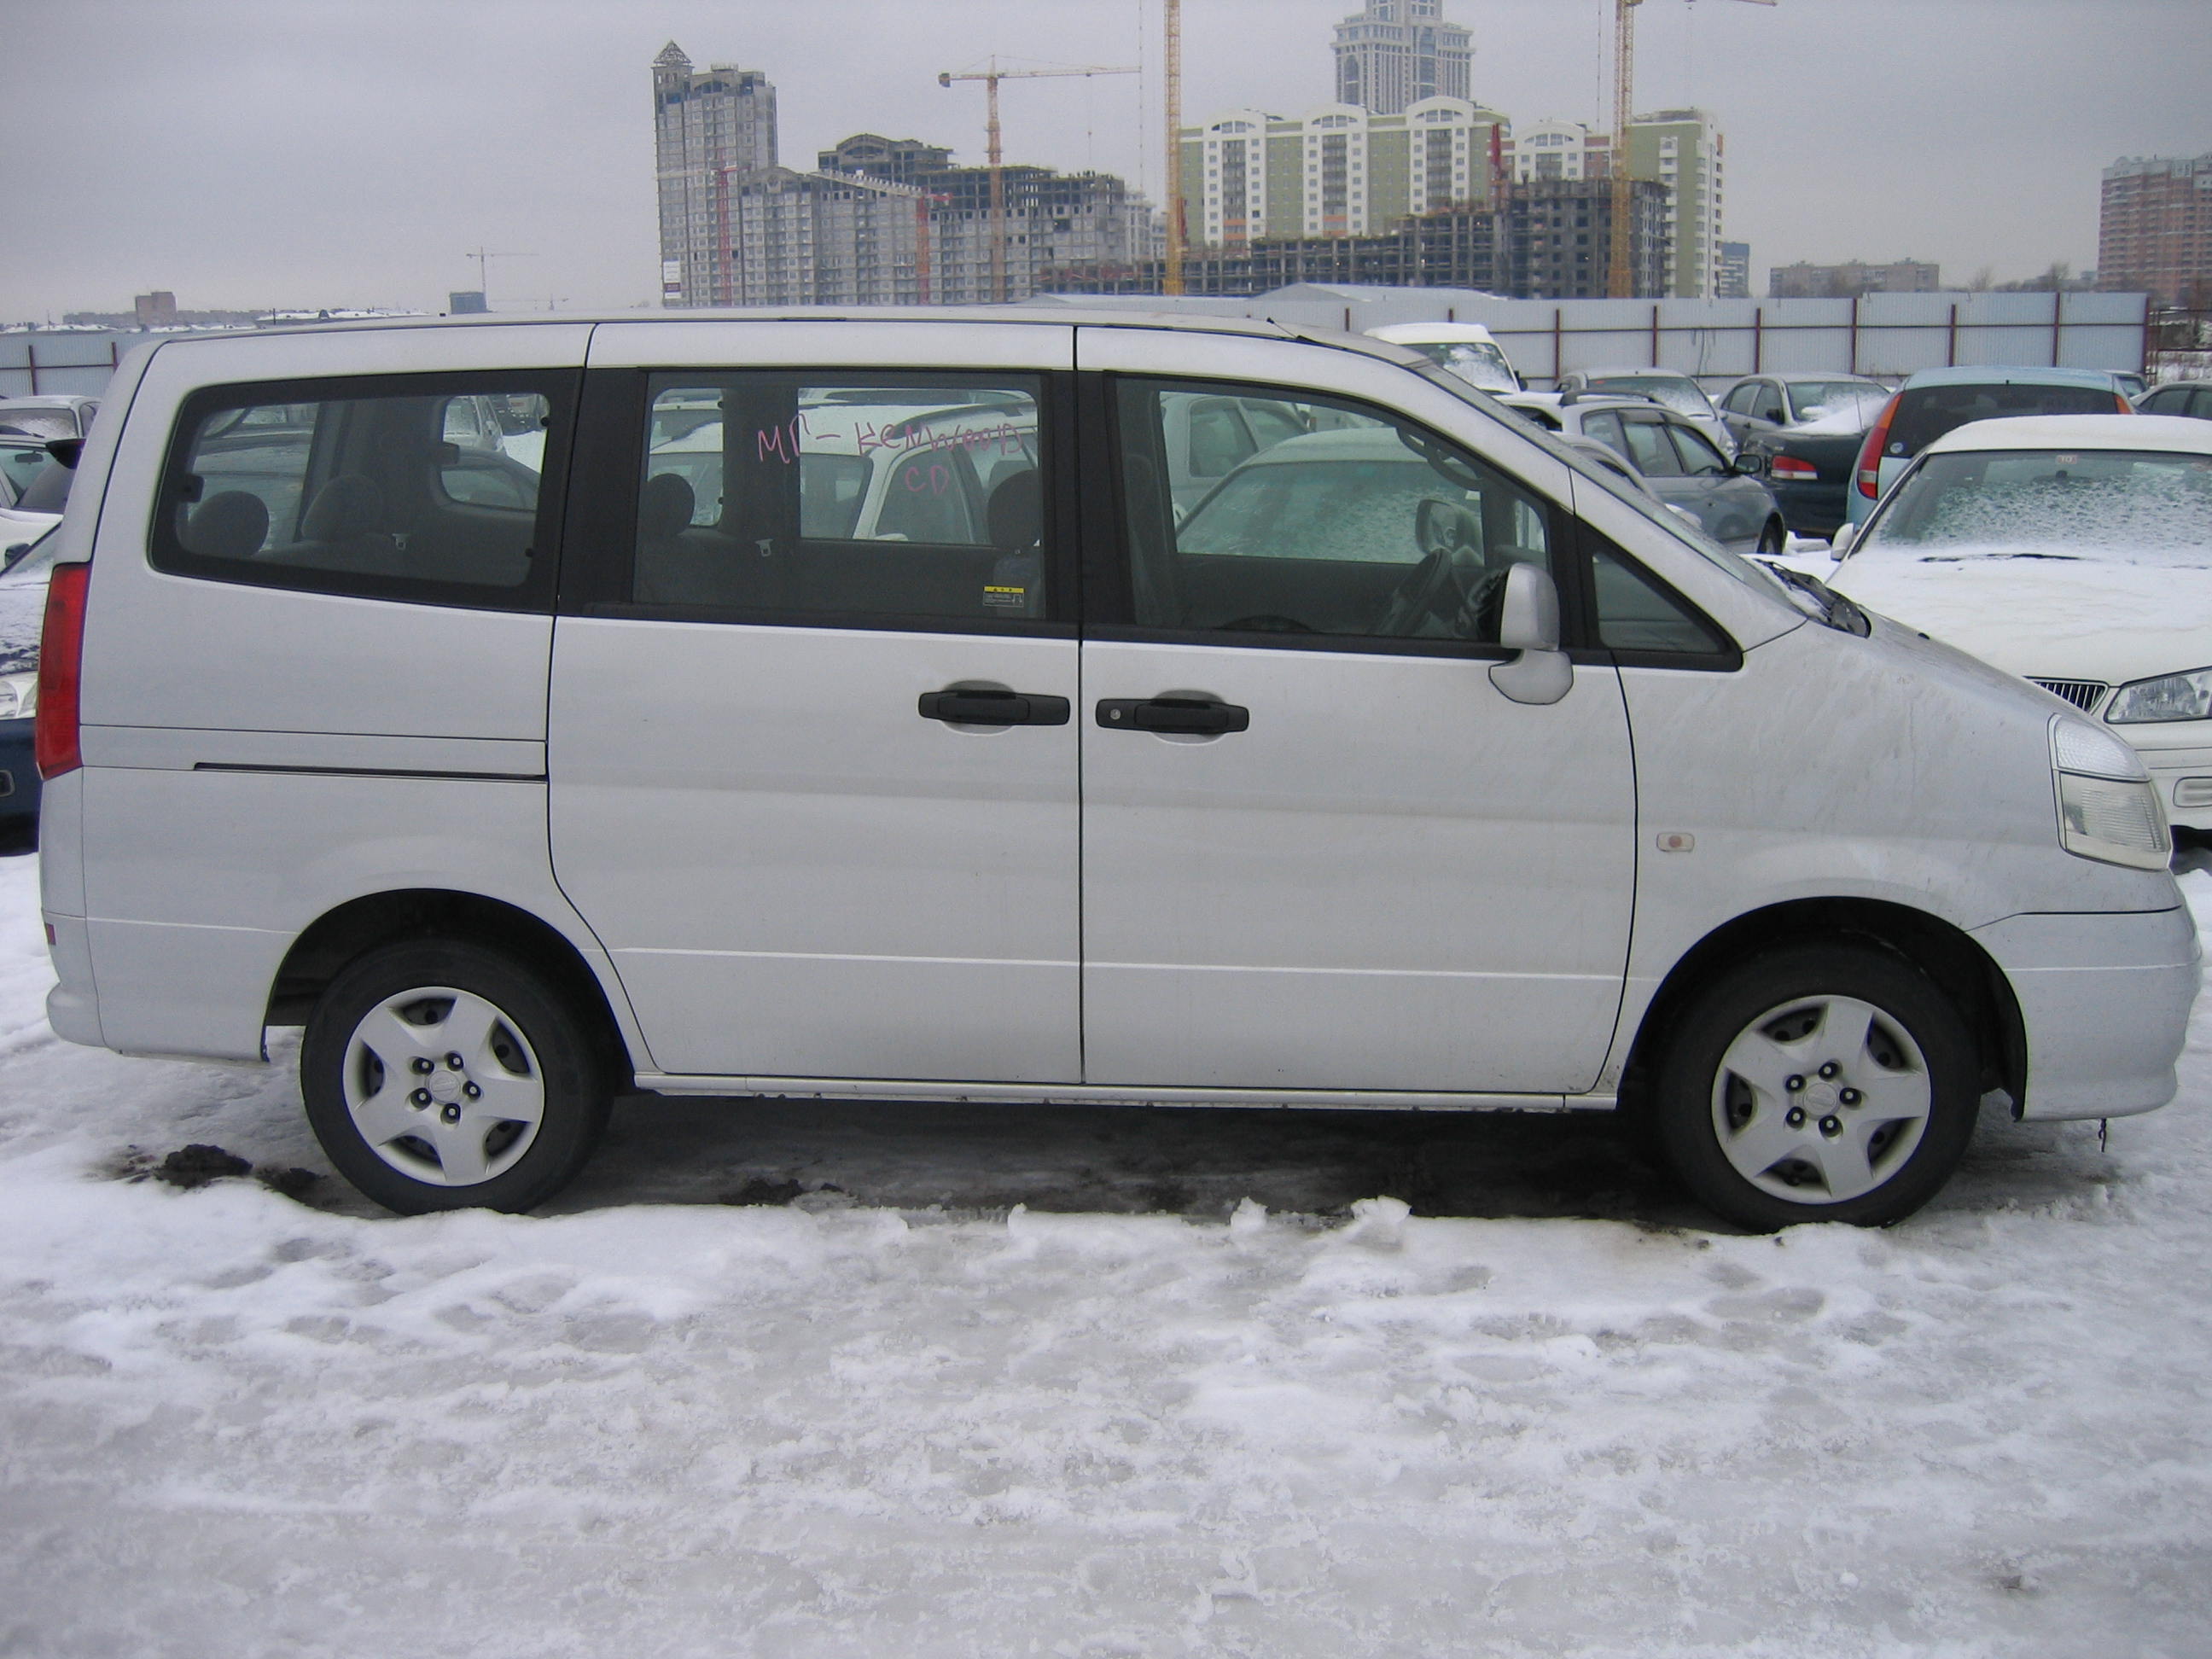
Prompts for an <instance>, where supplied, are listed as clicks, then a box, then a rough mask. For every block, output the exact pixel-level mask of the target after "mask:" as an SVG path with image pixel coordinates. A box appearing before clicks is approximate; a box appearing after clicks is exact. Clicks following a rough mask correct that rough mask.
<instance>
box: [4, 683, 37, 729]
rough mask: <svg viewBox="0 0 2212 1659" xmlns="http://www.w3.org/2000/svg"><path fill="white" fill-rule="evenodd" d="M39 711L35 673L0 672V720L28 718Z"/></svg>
mask: <svg viewBox="0 0 2212 1659" xmlns="http://www.w3.org/2000/svg"><path fill="white" fill-rule="evenodd" d="M38 712H39V677H38V676H37V675H36V674H0V720H28V719H29V718H30V717H31V716H32V715H33V714H37V713H38Z"/></svg>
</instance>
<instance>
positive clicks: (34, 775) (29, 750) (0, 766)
mask: <svg viewBox="0 0 2212 1659" xmlns="http://www.w3.org/2000/svg"><path fill="white" fill-rule="evenodd" d="M38 724H39V723H38V721H37V720H0V822H4V821H5V820H7V819H9V818H21V817H37V816H38V813H39V767H38V763H37V761H36V760H35V758H34V757H33V747H32V734H33V732H34V731H35V730H36V728H37V726H38Z"/></svg>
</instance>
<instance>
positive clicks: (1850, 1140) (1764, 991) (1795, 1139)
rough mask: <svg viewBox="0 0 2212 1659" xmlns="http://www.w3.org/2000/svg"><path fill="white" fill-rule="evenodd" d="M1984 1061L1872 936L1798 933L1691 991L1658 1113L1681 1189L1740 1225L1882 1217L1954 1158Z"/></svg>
mask: <svg viewBox="0 0 2212 1659" xmlns="http://www.w3.org/2000/svg"><path fill="white" fill-rule="evenodd" d="M1979 1075H1980V1073H1979V1066H1978V1063H1977V1056H1976V1054H1975V1049H1974V1043H1973V1039H1972V1036H1970V1034H1969V1033H1968V1031H1967V1030H1966V1024H1965V1022H1964V1021H1963V1020H1962V1019H1961V1018H1960V1016H1959V1013H1958V1011H1957V1009H1956V1008H1955V1007H1954V1006H1953V1005H1952V1003H1951V1001H1950V1000H1949V998H1948V997H1947V996H1945V995H1944V994H1943V993H1942V991H1941V990H1940V989H1938V988H1937V987H1936V985H1935V984H1934V982H1933V981H1930V980H1929V978H1928V976H1927V975H1924V974H1923V973H1921V972H1920V971H1919V970H1918V969H1916V968H1914V967H1913V966H1911V964H1910V963H1905V962H1904V961H1901V960H1899V958H1897V957H1892V956H1889V955H1887V954H1885V953H1883V952H1881V951H1878V950H1875V949H1873V948H1870V947H1867V946H1862V945H1804V946H1798V947H1794V948H1791V949H1789V950H1784V951H1773V952H1771V953H1768V954H1765V955H1762V956H1760V957H1756V958H1754V959H1753V960H1751V961H1747V962H1745V963H1741V964H1739V965H1738V966H1736V967H1735V968H1734V969H1730V970H1729V971H1728V972H1726V973H1724V974H1723V975H1721V976H1720V977H1719V978H1718V979H1717V980H1716V981H1714V983H1713V984H1712V985H1711V987H1709V988H1708V989H1707V990H1706V991H1705V993H1704V994H1702V995H1701V996H1700V997H1699V998H1698V1000H1696V1002H1695V1003H1694V1004H1693V1005H1692V1007H1691V1008H1690V1010H1689V1012H1688V1014H1687V1016H1686V1018H1684V1019H1683V1021H1682V1022H1681V1024H1680V1025H1679V1026H1678V1027H1677V1028H1676V1030H1675V1031H1674V1035H1673V1037H1672V1039H1671V1041H1670V1042H1668V1047H1667V1051H1666V1054H1665V1057H1664V1059H1663V1060H1662V1064H1661V1068H1660V1073H1659V1077H1658V1079H1657V1082H1656V1087H1655V1089H1654V1091H1653V1094H1652V1099H1651V1110H1652V1113H1653V1115H1654V1122H1653V1126H1652V1127H1654V1128H1655V1129H1656V1132H1657V1137H1656V1138H1657V1139H1658V1141H1659V1144H1660V1146H1661V1149H1662V1152H1663V1154H1664V1156H1665V1157H1666V1158H1667V1160H1668V1163H1669V1164H1672V1165H1673V1167H1674V1171H1675V1173H1676V1174H1677V1175H1678V1176H1680V1178H1681V1181H1682V1182H1683V1184H1684V1185H1685V1186H1686V1187H1687V1188H1689V1189H1690V1192H1691V1194H1692V1195H1693V1196H1695V1197H1696V1198H1697V1199H1698V1200H1699V1201H1700V1202H1702V1203H1704V1204H1705V1206H1707V1207H1709V1208H1711V1209H1712V1210H1713V1211H1715V1212H1717V1213H1718V1214H1720V1215H1722V1216H1723V1217H1725V1218H1728V1219H1729V1220H1730V1221H1733V1222H1735V1223H1737V1224H1739V1225H1742V1226H1746V1227H1749V1228H1752V1229H1753V1230H1755V1231H1761V1232H1765V1231H1772V1230H1774V1229H1775V1228H1778V1227H1787V1226H1791V1225H1796V1223H1799V1222H1806V1221H1846V1222H1850V1223H1853V1224H1855V1225H1859V1226H1886V1225H1888V1224H1889V1223H1891V1222H1893V1221H1899V1220H1902V1219H1903V1218H1905V1217H1906V1216H1908V1215H1911V1213H1912V1212H1914V1211H1915V1210H1917V1209H1918V1208H1919V1207H1920V1206H1922V1205H1923V1204H1925V1203H1926V1202H1927V1201H1928V1200H1929V1199H1930V1198H1933V1197H1934V1196H1935V1195H1936V1192H1937V1191H1938V1190H1939V1189H1940V1188H1942V1185H1943V1183H1944V1182H1946V1181H1947V1180H1948V1179H1949V1178H1950V1176H1951V1173H1952V1171H1953V1170H1955V1169H1957V1167H1958V1165H1959V1160H1960V1158H1962V1157H1963V1156H1965V1153H1966V1142H1967V1140H1968V1139H1970V1138H1971V1137H1972V1133H1973V1128H1974V1119H1975V1116H1976V1114H1977V1111H1978V1106H1979V1102H1980V1090H1979V1086H1978V1079H1979Z"/></svg>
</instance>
